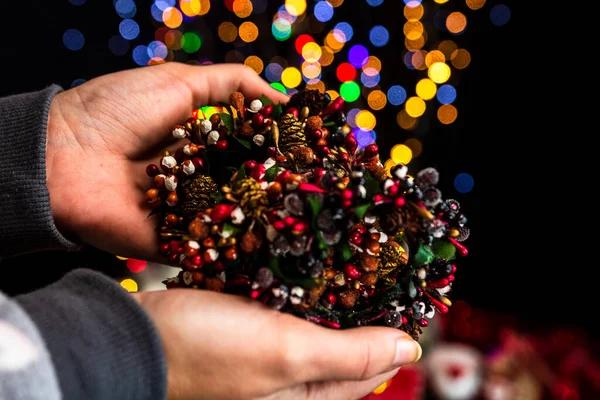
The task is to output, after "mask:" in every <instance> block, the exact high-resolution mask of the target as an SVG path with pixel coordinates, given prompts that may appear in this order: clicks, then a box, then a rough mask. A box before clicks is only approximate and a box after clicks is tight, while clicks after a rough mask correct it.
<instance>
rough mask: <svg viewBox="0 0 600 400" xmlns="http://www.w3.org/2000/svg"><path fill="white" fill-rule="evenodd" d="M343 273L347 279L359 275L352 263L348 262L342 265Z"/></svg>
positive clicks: (358, 276) (355, 277) (356, 277)
mask: <svg viewBox="0 0 600 400" xmlns="http://www.w3.org/2000/svg"><path fill="white" fill-rule="evenodd" d="M344 275H345V276H346V278H349V279H353V280H355V279H358V278H360V276H361V273H360V271H359V270H358V268H356V267H355V266H354V265H352V264H350V263H348V264H346V265H344Z"/></svg>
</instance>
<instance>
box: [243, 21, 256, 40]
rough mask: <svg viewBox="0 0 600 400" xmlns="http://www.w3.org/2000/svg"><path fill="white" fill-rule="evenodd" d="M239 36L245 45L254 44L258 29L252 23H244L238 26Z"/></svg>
mask: <svg viewBox="0 0 600 400" xmlns="http://www.w3.org/2000/svg"><path fill="white" fill-rule="evenodd" d="M239 35H240V39H242V40H243V41H244V42H246V43H250V42H254V41H255V40H256V38H258V28H257V27H256V25H255V24H254V23H253V22H250V21H246V22H244V23H242V24H241V25H240V28H239Z"/></svg>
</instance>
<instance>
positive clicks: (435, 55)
mask: <svg viewBox="0 0 600 400" xmlns="http://www.w3.org/2000/svg"><path fill="white" fill-rule="evenodd" d="M445 61H446V56H444V53H442V52H441V51H439V50H432V51H430V52H429V53H427V55H426V56H425V65H426V66H427V67H431V66H432V65H433V64H434V63H436V62H445Z"/></svg>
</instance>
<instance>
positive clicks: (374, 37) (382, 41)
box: [369, 25, 390, 47]
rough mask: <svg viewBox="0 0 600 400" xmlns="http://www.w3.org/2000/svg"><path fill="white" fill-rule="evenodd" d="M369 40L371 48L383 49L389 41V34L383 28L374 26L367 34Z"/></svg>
mask: <svg viewBox="0 0 600 400" xmlns="http://www.w3.org/2000/svg"><path fill="white" fill-rule="evenodd" d="M369 39H370V40H371V43H373V46H376V47H383V46H385V45H386V44H387V43H388V42H389V41H390V33H389V32H388V30H387V29H385V27H383V26H381V25H376V26H374V27H373V28H371V31H370V32H369Z"/></svg>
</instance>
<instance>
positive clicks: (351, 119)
mask: <svg viewBox="0 0 600 400" xmlns="http://www.w3.org/2000/svg"><path fill="white" fill-rule="evenodd" d="M359 112H360V109H359V108H353V109H351V110H350V111H348V114H346V121H348V125H350V127H351V128H356V115H357V114H358V113H359Z"/></svg>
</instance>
